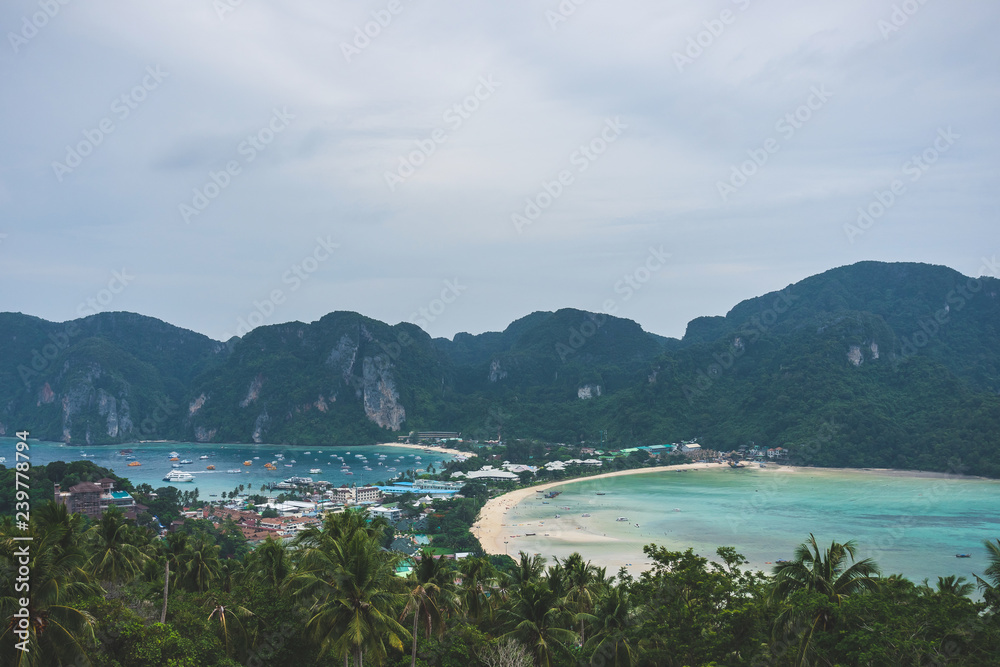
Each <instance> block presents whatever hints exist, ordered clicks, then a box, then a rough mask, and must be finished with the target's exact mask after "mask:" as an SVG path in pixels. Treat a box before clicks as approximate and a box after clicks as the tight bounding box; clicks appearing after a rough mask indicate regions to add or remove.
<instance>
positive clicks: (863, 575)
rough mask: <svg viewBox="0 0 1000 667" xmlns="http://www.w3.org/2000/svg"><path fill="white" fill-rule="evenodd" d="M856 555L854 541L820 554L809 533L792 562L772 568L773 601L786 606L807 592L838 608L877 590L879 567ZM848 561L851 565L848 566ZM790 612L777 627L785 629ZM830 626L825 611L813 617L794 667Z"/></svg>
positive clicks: (778, 621) (804, 634) (828, 617)
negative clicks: (818, 631) (847, 600)
mask: <svg viewBox="0 0 1000 667" xmlns="http://www.w3.org/2000/svg"><path fill="white" fill-rule="evenodd" d="M856 553H857V545H856V543H855V542H854V541H853V540H849V541H847V542H845V543H844V544H839V543H837V542H831V543H830V547H829V548H828V549H827V550H826V551H824V552H821V551H820V548H819V545H818V544H817V543H816V537H815V536H814V535H813V534H812V533H810V534H809V540H808V541H806V542H804V543H803V544H800V545H799V546H797V547H796V548H795V557H794V559H793V560H791V561H789V562H787V563H781V564H779V565H776V566H775V567H774V569H773V571H772V572H773V576H774V580H773V583H772V585H771V599H772V601H777V602H785V601H787V600H788V599H789V598H790V597H791V596H792V595H793V594H795V593H797V592H799V591H809V592H815V593H819V594H821V595H823V596H825V597H826V598H827V599H828V600H829V601H830V602H831V603H833V604H835V605H839V604H840V602H841V600H842V599H843V598H845V597H848V596H850V595H855V594H858V593H863V592H865V591H874V590H876V589H877V588H878V585H879V579H878V577H879V568H878V565H876V564H875V561H874V560H872V559H871V558H865V559H864V560H860V561H855V555H856ZM848 557H850V560H851V564H850V565H847V559H848ZM792 612H793V609H791V608H787V609H785V610H784V611H783V612H781V613H780V614H779V615H778V618H777V619H776V626H780V625H783V626H786V627H787V626H788V625H789V623H790V621H791V614H792ZM832 625H833V619H832V617H831V616H830V614H828V613H827V612H826V611H825V610H820V611H819V612H818V613H817V614H816V616H815V618H813V619H812V621H811V622H810V623H809V627H808V629H807V630H806V631H805V632H804V633H803V636H802V640H801V642H800V644H799V651H798V656H797V658H796V663H795V664H796V665H802V664H804V662H805V658H806V653H807V651H808V649H809V645H810V642H811V641H812V636H813V634H814V633H815V631H816V629H817V628H819V629H822V630H829V629H830V628H831V627H832Z"/></svg>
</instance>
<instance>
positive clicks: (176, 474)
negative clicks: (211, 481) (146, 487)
mask: <svg viewBox="0 0 1000 667" xmlns="http://www.w3.org/2000/svg"><path fill="white" fill-rule="evenodd" d="M163 481H164V482H193V481H194V475H192V474H191V473H189V472H184V471H183V470H171V471H170V472H168V473H167V476H166V477H164V478H163Z"/></svg>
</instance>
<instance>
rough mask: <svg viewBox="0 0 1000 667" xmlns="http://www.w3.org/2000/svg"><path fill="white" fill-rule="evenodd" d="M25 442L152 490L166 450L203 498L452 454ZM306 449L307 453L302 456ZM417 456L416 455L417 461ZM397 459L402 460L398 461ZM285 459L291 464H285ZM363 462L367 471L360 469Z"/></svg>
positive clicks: (10, 442)
mask: <svg viewBox="0 0 1000 667" xmlns="http://www.w3.org/2000/svg"><path fill="white" fill-rule="evenodd" d="M16 443H17V440H14V439H12V438H0V456H3V457H6V459H7V461H6V463H4V464H3V465H5V466H7V467H8V468H10V467H13V465H14V453H15V445H16ZM29 444H30V446H31V449H30V455H31V463H32V465H36V466H37V465H43V464H46V463H49V462H51V461H67V462H68V461H79V460H84V459H86V460H88V461H93V462H94V463H96V464H97V465H99V466H104V467H106V468H110V469H111V470H113V471H114V473H115V474H116V475H119V476H120V477H127V478H128V479H129V480H131V481H132V483H133V484H142V483H146V484H149V485H150V486H152V487H153V488H154V489H155V488H158V487H161V486H168V483H167V482H164V481H163V477H164V476H165V475H166V474H167V473H168V472H170V471H171V470H173V468H172V464H173V463H175V462H172V461H170V460H169V459H168V456H167V454H169V453H170V452H172V451H176V452H177V453H178V454H179V455H180V458H181V459H192V460H193V461H194V463H192V464H189V465H182V466H180V467H179V468H178V470H183V471H184V472H189V473H191V474H192V475H194V477H195V480H194V482H186V483H180V484H170V485H171V486H176V487H177V488H179V489H184V490H192V489H194V488H195V487H197V488H198V492H199V495H200V496H201V498H203V499H209V498H210V496H211V494H213V493H214V494H222V493H224V492H228V491H233V490H234V489H235V488H236V487H238V486H239V485H240V484H242V485H244V487H246V488H247V489H249V490H254V491H256V492H258V493H259V492H260V487H261V485H265V484H271V483H276V482H280V481H282V480H284V479H287V478H289V477H292V476H298V477H312V478H313V479H314V480H325V481H328V482H330V483H332V484H334V485H336V486H340V485H342V484H347V485H354V484H357V485H358V486H362V485H364V484H374V483H376V482H380V481H388V480H389V479H390V478H391V477H392V476H394V475H396V474H398V473H400V472H404V471H406V470H417V469H420V468H427V466H429V465H430V464H434V465H435V466H436V467H437V466H440V463H441V462H442V461H444V460H448V459H450V458H451V457H450V456H448V455H446V454H440V453H438V452H426V451H422V450H421V451H418V450H415V449H409V448H403V447H393V446H391V445H377V446H372V445H367V446H357V447H345V446H337V447H334V446H332V445H330V446H324V445H319V446H312V447H287V446H280V445H235V444H214V443H212V444H206V443H185V442H174V443H132V444H121V445H102V446H99V447H98V446H91V447H80V446H78V445H70V446H67V445H64V444H62V443H52V442H38V441H34V440H32V441H29ZM122 449H131V450H133V453H132V455H133V456H135V457H136V460H137V461H139V462H140V463H141V464H142V465H141V466H134V467H128V463H129V462H128V461H126V460H125V457H124V456H121V455H120V454H119V451H120V450H122ZM306 452H309V454H308V455H307V454H306ZM83 454H86V456H83ZM276 454H283V455H284V457H285V460H284V461H275V465H276V466H277V470H268V469H266V468H264V464H265V463H267V462H269V461H274V460H275V458H276V456H275V455H276ZM331 454H336V455H338V456H342V457H344V459H345V461H346V462H347V463H349V464H350V467H351V472H352V473H353V474H351V475H348V474H346V473H343V472H341V462H340V459H337V458H333V457H331ZM357 454H361V455H363V456H366V457H367V458H368V462H367V463H364V462H363V461H362V460H361V459H359V458H356V455H357ZM379 454H384V455H385V456H386V458H385V460H384V461H382V465H381V466H380V465H378V463H379V460H380V459H379V458H378V456H379ZM203 455H206V456H209V458H208V459H201V458H199V457H201V456H203ZM418 456H419V457H420V460H417V457H418ZM255 457H259V458H255ZM292 459H295V461H296V462H295V463H292V462H291V461H292ZM396 459H401V460H400V461H397V460H396ZM244 461H251V462H252V465H250V466H244V465H243V462H244ZM286 464H287V465H289V466H290V467H286ZM208 465H214V466H215V470H206V468H207V466H208ZM365 465H367V466H368V467H369V468H371V469H372V470H371V471H367V470H364V466H365ZM311 468H320V469H321V470H322V471H323V472H322V473H319V474H313V473H310V472H309V470H310V469H311ZM389 468H396V470H395V471H390V470H388V469H389ZM227 470H239V471H240V473H239V474H230V473H227V472H226V471H227Z"/></svg>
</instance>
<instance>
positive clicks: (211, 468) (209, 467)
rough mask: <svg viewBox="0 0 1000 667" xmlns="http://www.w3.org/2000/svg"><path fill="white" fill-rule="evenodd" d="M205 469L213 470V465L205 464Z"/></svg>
mask: <svg viewBox="0 0 1000 667" xmlns="http://www.w3.org/2000/svg"><path fill="white" fill-rule="evenodd" d="M205 470H215V466H211V465H210V466H207V467H206V468H205Z"/></svg>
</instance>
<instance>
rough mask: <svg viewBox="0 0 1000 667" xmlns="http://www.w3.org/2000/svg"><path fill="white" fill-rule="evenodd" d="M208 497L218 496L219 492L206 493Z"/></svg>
mask: <svg viewBox="0 0 1000 667" xmlns="http://www.w3.org/2000/svg"><path fill="white" fill-rule="evenodd" d="M208 497H209V498H218V497H219V494H218V493H210V494H208Z"/></svg>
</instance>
